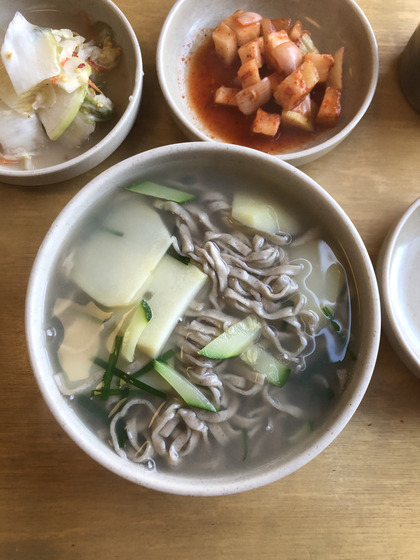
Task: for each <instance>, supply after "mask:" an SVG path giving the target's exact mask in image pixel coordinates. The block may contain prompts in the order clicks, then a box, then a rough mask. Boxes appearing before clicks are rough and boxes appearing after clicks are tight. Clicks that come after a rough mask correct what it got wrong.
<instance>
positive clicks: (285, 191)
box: [26, 142, 380, 496]
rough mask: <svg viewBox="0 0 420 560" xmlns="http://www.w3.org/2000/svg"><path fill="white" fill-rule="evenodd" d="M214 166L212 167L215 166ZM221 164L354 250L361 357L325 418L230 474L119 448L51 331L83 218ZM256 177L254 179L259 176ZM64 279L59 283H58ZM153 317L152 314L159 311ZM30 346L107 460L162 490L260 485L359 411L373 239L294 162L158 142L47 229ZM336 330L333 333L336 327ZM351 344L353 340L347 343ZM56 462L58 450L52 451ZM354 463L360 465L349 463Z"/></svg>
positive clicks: (374, 311)
mask: <svg viewBox="0 0 420 560" xmlns="http://www.w3.org/2000/svg"><path fill="white" fill-rule="evenodd" d="M212 170H213V171H212ZM215 170H217V173H223V175H224V177H225V178H226V180H228V181H229V183H231V184H235V183H239V184H243V182H244V181H249V180H252V182H254V181H258V183H260V184H264V185H266V186H267V187H268V188H270V189H271V192H272V194H273V196H274V197H278V198H279V201H280V200H281V201H284V200H288V199H294V200H295V201H296V202H297V203H298V205H299V207H300V208H301V209H302V210H301V211H303V209H306V211H309V212H310V214H311V215H312V219H313V220H315V221H316V222H317V223H319V224H320V225H322V226H323V227H324V228H325V231H326V234H327V236H328V234H329V235H330V236H332V239H333V240H334V242H335V241H336V245H337V246H340V247H341V249H342V251H343V253H344V254H345V255H346V257H345V258H346V260H347V267H346V268H347V271H348V275H349V280H350V285H351V286H352V288H351V306H352V316H353V319H352V321H354V328H352V332H353V335H352V336H353V337H354V338H352V346H353V348H354V350H355V351H356V352H357V358H356V360H354V361H351V364H350V365H349V364H347V366H341V367H347V368H348V370H347V371H348V372H349V374H350V375H349V376H348V377H347V380H348V381H347V384H346V386H345V388H344V390H343V391H342V392H340V394H339V396H338V394H337V396H336V398H335V400H334V401H330V402H331V403H332V404H331V406H330V408H329V412H328V414H326V415H325V417H323V421H322V422H320V424H319V425H318V426H317V427H316V428H314V429H313V431H311V432H310V433H308V434H306V437H304V438H302V439H296V441H294V443H293V444H292V445H290V446H288V447H287V448H285V446H284V445H278V447H276V446H274V447H272V448H270V451H269V453H271V457H270V458H269V459H267V458H262V457H261V458H260V456H259V455H258V457H257V461H258V465H257V466H255V465H253V464H252V463H249V462H247V461H244V460H243V459H242V456H241V457H240V459H239V461H238V462H237V463H236V467H235V468H232V469H229V471H228V472H226V471H225V472H224V474H218V472H216V471H215V470H213V469H208V468H205V469H204V470H203V469H201V470H200V471H199V472H195V474H188V473H186V472H183V469H182V465H181V466H179V467H177V468H172V469H169V470H164V471H160V470H159V469H158V470H157V471H154V470H148V469H147V468H145V466H142V465H139V464H136V463H134V462H132V461H130V460H128V459H127V458H124V457H120V456H119V455H117V453H116V452H115V451H114V448H111V447H110V446H109V445H108V444H107V443H106V442H104V441H101V440H100V439H99V438H98V437H97V435H95V433H93V431H91V430H90V429H89V428H88V427H87V426H86V425H85V424H84V423H83V421H82V420H81V419H80V418H79V417H78V416H76V414H75V413H74V411H73V410H72V408H71V407H70V406H69V402H68V400H67V398H66V397H64V396H63V395H62V394H61V392H60V391H59V388H58V386H57V384H56V381H55V379H54V373H56V372H57V370H56V369H55V368H57V365H54V364H56V358H54V357H53V355H49V350H48V348H51V340H48V337H47V332H48V329H49V326H50V324H49V321H50V317H51V311H48V309H49V301H48V300H49V297H50V287H49V283H50V282H51V278H53V274H54V271H55V269H56V267H57V263H58V261H59V259H60V258H62V257H63V255H64V254H65V253H64V252H63V251H64V247H65V246H66V244H67V243H68V240H69V237H70V236H72V234H74V232H75V230H76V229H77V228H78V227H80V223H81V221H83V220H84V219H85V218H86V216H89V215H91V213H92V211H93V210H94V209H95V208H97V207H98V205H101V204H102V203H103V201H104V200H105V199H106V198H107V197H110V196H114V195H115V194H116V192H117V191H118V190H119V189H120V188H121V187H122V186H125V185H130V184H132V183H134V182H136V181H139V180H142V179H150V178H153V177H155V176H156V174H158V176H160V177H162V176H164V177H173V176H175V175H176V176H177V174H179V173H183V174H186V176H187V177H191V176H194V175H197V176H198V177H200V173H201V174H204V176H205V180H206V181H208V180H209V177H211V176H212V174H213V173H214V172H215ZM250 178H252V179H250ZM54 285H55V284H54ZM152 320H153V319H152ZM26 332H27V342H28V348H29V355H30V359H31V363H32V367H33V371H34V373H35V377H36V379H37V381H38V384H39V387H40V390H41V393H42V395H43V397H44V399H45V401H46V403H47V405H48V406H49V408H50V410H51V411H52V413H53V415H54V416H55V418H56V419H57V421H58V422H59V424H60V425H61V426H62V428H63V429H64V430H65V431H66V432H67V433H68V435H69V436H70V437H71V438H72V439H73V440H74V441H75V442H76V443H77V444H78V445H79V446H80V447H81V449H83V450H84V451H85V452H86V453H87V454H89V455H90V456H91V457H92V458H93V459H95V460H96V461H97V462H98V463H100V464H101V465H103V466H104V467H106V468H108V469H109V470H111V471H112V472H114V473H116V474H118V475H120V476H122V477H124V478H126V479H128V480H130V481H132V482H135V483H137V484H141V485H144V486H146V487H149V488H153V489H155V490H160V491H164V492H171V493H175V494H185V495H207V496H209V495H221V494H231V493H235V492H242V491H245V490H250V489H252V488H257V487H259V486H262V485H265V484H268V483H270V482H273V481H275V480H277V479H279V478H281V477H284V476H286V475H288V474H290V473H292V472H294V471H296V470H297V469H299V468H300V467H302V466H303V465H305V464H306V463H308V462H309V461H311V459H313V458H314V457H316V456H317V455H318V454H319V453H320V452H321V451H322V450H323V449H325V447H327V445H329V444H330V443H331V442H332V441H333V440H334V439H335V438H336V437H337V436H338V434H339V433H340V432H341V430H343V428H344V427H345V426H346V424H347V423H348V422H349V421H350V419H351V417H352V416H353V414H354V412H355V411H356V409H357V407H358V405H359V403H360V401H361V400H362V398H363V396H364V394H365V391H366V389H367V387H368V384H369V382H370V378H371V375H372V372H373V369H374V366H375V362H376V357H377V352H378V346H379V337H380V306H379V295H378V289H377V284H376V278H375V273H374V271H373V268H372V264H371V262H370V259H369V256H368V253H367V251H366V248H365V246H364V244H363V242H362V240H361V238H360V236H359V234H358V233H357V231H356V229H355V227H354V225H353V224H352V222H351V221H350V219H349V218H348V217H347V215H346V214H345V213H344V211H343V210H342V209H341V208H340V206H339V205H338V204H337V203H336V202H335V201H334V200H333V199H332V198H331V196H330V195H329V194H327V193H326V191H324V189H322V188H321V187H320V186H319V185H318V184H317V183H315V182H314V181H313V180H312V179H310V178H309V177H308V176H306V175H305V174H304V173H302V172H301V171H300V170H298V169H296V168H295V167H293V166H291V165H289V164H287V163H285V162H283V161H281V160H280V159H277V158H273V157H271V156H269V155H266V154H262V153H260V152H258V151H256V150H251V149H249V148H242V147H238V146H233V145H229V144H220V143H207V142H193V143H182V144H175V145H172V146H166V147H162V148H156V149H153V150H150V151H148V152H144V153H142V154H139V155H136V156H133V157H132V158H129V159H127V160H125V161H123V162H121V163H118V164H117V165H115V166H113V167H111V168H110V169H108V170H107V171H105V172H104V173H102V174H101V175H99V176H98V177H96V178H95V179H93V181H91V182H90V183H89V184H88V185H86V187H84V188H83V189H82V190H81V191H80V192H79V193H78V194H77V195H76V196H75V197H74V198H73V200H72V201H71V202H70V203H69V204H68V205H67V206H66V207H65V208H64V210H63V211H62V212H61V214H60V215H59V217H58V218H57V219H56V221H55V222H54V224H53V225H52V227H51V229H50V231H49V232H48V234H47V236H46V238H45V240H44V242H43V243H42V246H41V248H40V250H39V253H38V256H37V258H36V261H35V264H34V267H33V270H32V274H31V277H30V281H29V288H28V294H27V306H26ZM331 336H332V337H334V336H335V334H334V331H332V333H331ZM344 348H345V347H344ZM51 462H52V463H53V462H54V457H51ZM350 468H351V466H350Z"/></svg>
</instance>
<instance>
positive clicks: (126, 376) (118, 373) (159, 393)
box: [93, 358, 166, 399]
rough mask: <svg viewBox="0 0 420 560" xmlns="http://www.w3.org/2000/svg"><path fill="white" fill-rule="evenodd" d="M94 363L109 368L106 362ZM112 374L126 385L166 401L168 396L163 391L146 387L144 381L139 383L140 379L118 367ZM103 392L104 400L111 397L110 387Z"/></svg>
mask: <svg viewBox="0 0 420 560" xmlns="http://www.w3.org/2000/svg"><path fill="white" fill-rule="evenodd" d="M93 362H94V363H95V364H96V365H97V366H100V367H103V368H105V367H107V363H106V362H105V361H104V360H101V359H100V358H95V359H94V360H93ZM105 373H106V372H105ZM112 373H113V374H114V375H115V376H116V377H119V378H120V379H122V380H123V381H125V382H126V383H129V384H130V385H134V387H137V389H142V390H143V391H147V392H148V393H151V394H152V395H155V396H156V397H160V398H161V399H166V394H165V393H162V391H159V390H158V389H155V388H154V387H151V386H150V385H146V383H143V382H142V381H139V380H138V379H136V378H135V377H133V376H132V375H130V374H129V373H126V372H125V371H122V370H121V369H118V368H117V367H114V369H113V370H112ZM104 377H105V376H104ZM102 391H103V394H104V396H103V397H102V398H107V396H106V395H109V391H110V387H109V386H108V387H105V386H104V387H103V388H102Z"/></svg>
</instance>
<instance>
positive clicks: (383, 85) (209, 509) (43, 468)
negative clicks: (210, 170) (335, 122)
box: [0, 0, 420, 560]
mask: <svg viewBox="0 0 420 560" xmlns="http://www.w3.org/2000/svg"><path fill="white" fill-rule="evenodd" d="M197 1H199V0H197ZM331 1H332V2H333V1H334V0H331ZM116 3H117V4H118V6H119V7H120V8H121V9H122V10H123V11H124V13H125V14H126V15H127V17H128V18H129V20H130V22H131V24H132V26H133V28H134V30H135V32H136V34H137V37H138V38H139V41H140V44H141V49H142V55H143V60H144V71H145V82H144V94H143V99H142V105H141V109H140V113H139V116H138V119H137V122H136V124H135V127H134V128H133V130H132V132H131V133H130V135H129V137H128V138H127V140H126V141H125V142H124V144H123V145H122V146H121V147H120V148H119V149H118V150H117V151H116V152H115V153H114V154H113V155H112V156H111V157H109V158H108V160H107V161H106V162H104V163H103V164H101V165H100V166H98V167H97V168H95V169H94V170H92V171H90V172H88V173H85V174H84V175H83V176H82V177H79V178H77V179H74V180H71V181H67V182H64V183H61V184H57V185H51V186H48V187H36V188H30V187H19V186H10V185H6V184H1V183H0V380H1V381H0V560H13V559H19V560H55V559H57V560H67V559H77V560H85V559H95V558H98V559H101V560H116V559H124V560H126V559H132V558H133V559H134V558H136V559H141V560H143V559H146V560H149V559H158V560H160V559H171V560H181V559H182V560H189V559H193V558H200V559H201V560H206V559H211V560H215V559H219V558H228V559H238V560H239V559H254V558H255V559H257V558H258V559H259V558H264V559H268V560H271V559H285V560H329V559H334V560H335V559H337V560H347V559H352V560H353V559H358V560H371V559H381V560H386V559H390V560H391V559H392V560H417V559H418V558H420V380H418V379H417V378H416V377H414V375H412V374H411V373H410V372H409V371H408V370H407V369H406V368H405V367H404V366H403V364H402V363H401V361H400V360H399V358H398V357H397V355H396V354H395V352H394V351H393V350H392V348H391V347H390V345H389V343H388V341H387V340H386V338H385V337H383V338H382V341H381V347H380V352H379V357H378V362H377V366H376V368H375V372H374V375H373V378H372V382H371V384H370V386H369V389H368V391H367V394H366V396H365V398H364V400H363V401H362V404H361V405H360V407H359V409H358V410H357V412H356V414H355V415H354V417H353V419H352V420H351V422H350V423H349V424H348V426H347V427H346V428H345V430H344V431H343V432H342V433H341V435H340V436H339V437H338V438H337V439H336V440H335V441H334V442H333V443H332V444H331V445H330V446H329V447H328V448H327V449H326V450H325V451H324V452H323V453H322V454H321V455H320V456H318V457H317V458H316V459H315V460H313V461H312V462H311V463H309V464H308V465H306V466H305V467H303V468H302V469H301V470H299V471H298V472H296V473H295V474H293V475H291V476H289V477H287V478H285V479H282V480H280V481H278V482H276V483H274V484H271V485H269V486H267V487H264V488H261V489H258V490H253V491H251V492H247V493H244V494H239V495H234V496H228V497H217V498H190V497H179V496H174V495H167V494H163V493H158V492H155V491H152V490H148V489H145V488H142V487H139V486H136V485H134V484H131V483H129V482H127V481H125V480H122V479H119V478H118V477H116V476H115V475H113V474H111V473H110V472H108V471H106V470H105V469H104V468H102V467H101V466H99V465H98V464H96V463H95V462H94V461H93V460H92V459H90V458H89V457H88V456H86V455H85V454H84V453H83V452H82V451H81V450H80V449H79V448H78V447H77V446H76V445H75V444H74V443H73V442H72V441H71V440H70V438H69V437H68V436H67V435H66V434H65V433H64V432H63V431H62V430H61V428H60V427H59V426H58V424H57V423H56V421H55V420H54V418H53V417H52V415H51V413H50V412H49V410H48V409H47V407H46V405H45V404H44V401H43V400H42V397H41V395H40V393H39V390H38V388H37V385H36V383H35V380H34V377H33V375H32V372H31V368H30V365H29V361H28V356H27V350H26V342H25V332H24V305H25V291H26V286H27V281H28V277H29V273H30V270H31V266H32V263H33V260H34V258H35V255H36V252H37V250H38V247H39V245H40V243H41V241H42V239H43V237H44V235H45V234H46V232H47V230H48V229H49V227H50V225H51V223H52V221H53V220H54V218H55V217H56V216H57V215H58V213H59V212H60V210H61V209H62V208H63V207H64V206H65V204H66V203H67V202H68V201H69V200H70V199H71V197H72V196H73V195H74V194H76V193H77V192H78V190H79V189H80V188H81V187H82V186H83V185H84V184H86V183H87V182H88V181H89V180H90V179H91V178H93V177H94V176H96V175H97V174H98V173H100V172H101V171H103V170H104V169H106V168H107V167H108V166H110V165H112V164H114V163H116V162H118V161H120V160H122V159H124V158H125V157H128V156H130V155H133V154H135V153H137V152H140V151H143V150H146V149H149V148H153V147H156V146H160V145H164V144H169V143H175V142H183V141H185V140H186V138H185V136H184V135H183V134H182V133H181V132H180V131H179V130H178V128H177V127H176V125H175V123H174V121H173V120H172V118H171V116H170V114H169V111H168V109H167V107H166V104H165V102H164V98H163V96H162V94H161V92H160V90H159V86H158V81H157V76H156V69H155V54H156V45H157V40H158V36H159V32H160V29H161V26H162V24H163V22H164V19H165V17H166V15H167V13H168V11H169V9H170V8H171V6H172V5H173V3H174V2H173V0H142V1H141V2H138V1H137V0H117V2H116ZM359 5H360V7H361V8H362V9H363V11H364V12H365V14H366V15H367V17H368V19H369V20H370V22H371V25H372V27H373V29H374V32H375V34H376V37H377V41H378V46H379V56H380V74H379V82H378V87H377V91H376V94H375V97H374V99H373V102H372V104H371V106H370V108H369V110H368V112H367V114H366V115H365V117H364V118H363V119H362V121H361V122H360V124H359V125H358V127H357V128H356V129H355V131H354V132H353V133H352V134H351V135H350V136H349V137H348V138H347V139H346V140H345V141H344V142H343V143H342V144H341V145H340V146H339V147H338V148H336V149H335V150H334V151H333V152H330V153H329V154H328V155H326V156H325V157H323V158H321V159H319V160H318V161H315V162H313V163H311V164H308V165H305V166H304V167H303V168H302V169H303V171H305V172H306V173H307V174H308V175H310V176H311V177H312V178H313V179H315V180H316V181H318V182H319V183H320V184H321V185H322V186H323V187H324V188H325V189H326V190H327V191H328V192H329V193H330V194H331V195H333V196H334V197H335V199H336V200H337V201H338V202H339V204H341V206H342V207H343V208H344V209H345V211H346V212H347V213H348V215H349V216H350V218H351V219H352V220H353V221H354V223H355V225H356V227H357V228H358V230H359V232H360V234H361V236H362V238H363V240H364V241H365V243H366V246H367V248H368V251H369V254H370V256H371V258H372V260H373V262H374V263H375V261H376V258H377V255H378V251H379V249H380V246H381V244H382V242H383V240H384V237H385V235H386V233H387V232H388V231H389V229H390V228H391V226H392V224H393V222H394V221H395V220H396V219H397V218H399V217H400V215H401V214H402V213H403V211H405V210H406V208H407V207H408V206H409V205H410V204H411V203H412V202H413V201H414V200H415V199H416V198H417V197H418V196H420V115H418V114H417V113H415V112H414V110H413V109H411V107H410V106H409V105H408V103H407V102H406V100H405V99H404V97H403V95H402V93H401V91H400V89H399V86H398V81H397V61H398V57H399V55H400V53H401V51H402V49H403V48H404V46H405V44H406V43H407V41H408V39H409V37H410V35H411V34H412V33H413V31H414V29H415V28H416V26H417V23H418V22H419V21H420V3H419V1H418V0H360V1H359ZM401 320H403V318H402V319H401Z"/></svg>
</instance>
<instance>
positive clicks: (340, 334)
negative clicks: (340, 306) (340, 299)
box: [321, 306, 357, 361]
mask: <svg viewBox="0 0 420 560" xmlns="http://www.w3.org/2000/svg"><path fill="white" fill-rule="evenodd" d="M321 310H322V312H323V313H324V315H325V316H326V317H327V319H328V320H329V322H330V324H331V326H332V328H333V329H334V330H335V332H336V333H337V335H338V337H339V338H340V340H341V341H342V342H343V344H346V345H347V353H348V355H349V356H350V358H351V359H352V360H353V361H356V360H357V357H356V354H355V353H354V352H353V350H352V349H351V347H350V342H349V341H348V340H347V338H346V336H345V335H344V333H343V331H342V330H341V327H340V325H339V324H338V323H337V321H336V320H335V319H334V315H333V314H332V312H331V310H330V309H329V308H328V307H327V306H324V307H322V308H321Z"/></svg>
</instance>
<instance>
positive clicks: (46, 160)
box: [0, 0, 143, 185]
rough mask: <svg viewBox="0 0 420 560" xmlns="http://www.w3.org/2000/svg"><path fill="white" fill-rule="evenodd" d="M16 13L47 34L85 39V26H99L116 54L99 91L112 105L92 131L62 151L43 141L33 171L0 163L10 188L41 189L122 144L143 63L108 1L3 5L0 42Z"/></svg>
mask: <svg viewBox="0 0 420 560" xmlns="http://www.w3.org/2000/svg"><path fill="white" fill-rule="evenodd" d="M16 12H20V13H21V14H22V15H23V16H24V17H25V18H26V19H27V20H28V21H29V22H30V23H32V24H34V25H39V26H44V27H51V28H53V29H71V30H72V31H74V32H77V33H79V34H80V35H82V36H83V37H84V38H85V39H86V40H87V41H88V40H89V39H90V36H91V33H90V32H89V25H90V23H94V22H96V21H103V22H105V23H106V24H108V25H109V26H110V27H111V28H112V30H113V33H114V41H115V43H116V44H118V45H119V46H120V47H121V49H122V54H121V57H120V60H119V63H118V65H117V67H116V68H114V69H112V70H110V71H108V72H107V73H106V75H105V74H104V76H105V77H104V80H105V84H104V86H102V87H103V88H104V92H105V93H106V95H107V96H108V97H109V98H110V99H111V100H112V102H113V104H114V109H115V114H114V116H113V117H112V118H111V119H110V120H108V121H105V122H100V123H97V126H96V128H95V131H94V132H93V134H92V135H91V136H90V137H89V139H88V140H87V141H86V142H85V143H84V144H83V145H82V146H81V147H79V148H72V149H67V148H66V149H64V148H60V147H59V142H55V143H54V142H49V144H48V146H47V149H44V150H43V151H42V152H41V154H40V155H38V156H36V158H35V166H34V167H35V169H34V170H23V169H20V168H19V167H18V166H17V165H16V166H15V165H10V164H0V180H1V181H4V182H6V183H10V184H21V185H43V184H49V183H54V182H58V181H63V180H66V179H70V178H72V177H75V176H77V175H81V174H82V173H84V172H85V171H88V170H89V169H91V168H93V167H95V166H96V165H98V164H99V163H101V162H102V161H103V160H105V159H106V158H107V157H108V156H109V155H110V154H111V153H112V152H114V151H115V150H116V149H117V147H118V146H119V145H120V144H121V143H122V142H123V140H124V139H125V137H126V136H127V134H128V133H129V131H130V130H131V128H132V126H133V124H134V122H135V119H136V116H137V112H138V109H139V105H140V100H141V94H142V87H143V63H142V56H141V51H140V46H139V44H138V41H137V38H136V36H135V33H134V31H133V29H132V27H131V25H130V23H129V21H128V20H127V18H126V17H125V16H124V14H123V13H122V12H121V10H120V9H119V8H118V7H117V6H116V5H115V4H114V3H113V2H111V1H110V0H91V1H90V2H89V3H88V4H86V2H83V0H74V1H73V2H64V1H63V0H51V1H48V2H46V1H44V0H34V1H29V0H16V1H13V2H12V1H9V0H5V1H4V2H2V5H1V8H0V43H3V38H4V34H5V32H6V29H7V27H8V25H9V23H10V21H11V20H12V19H13V17H14V15H15V13H16Z"/></svg>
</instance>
